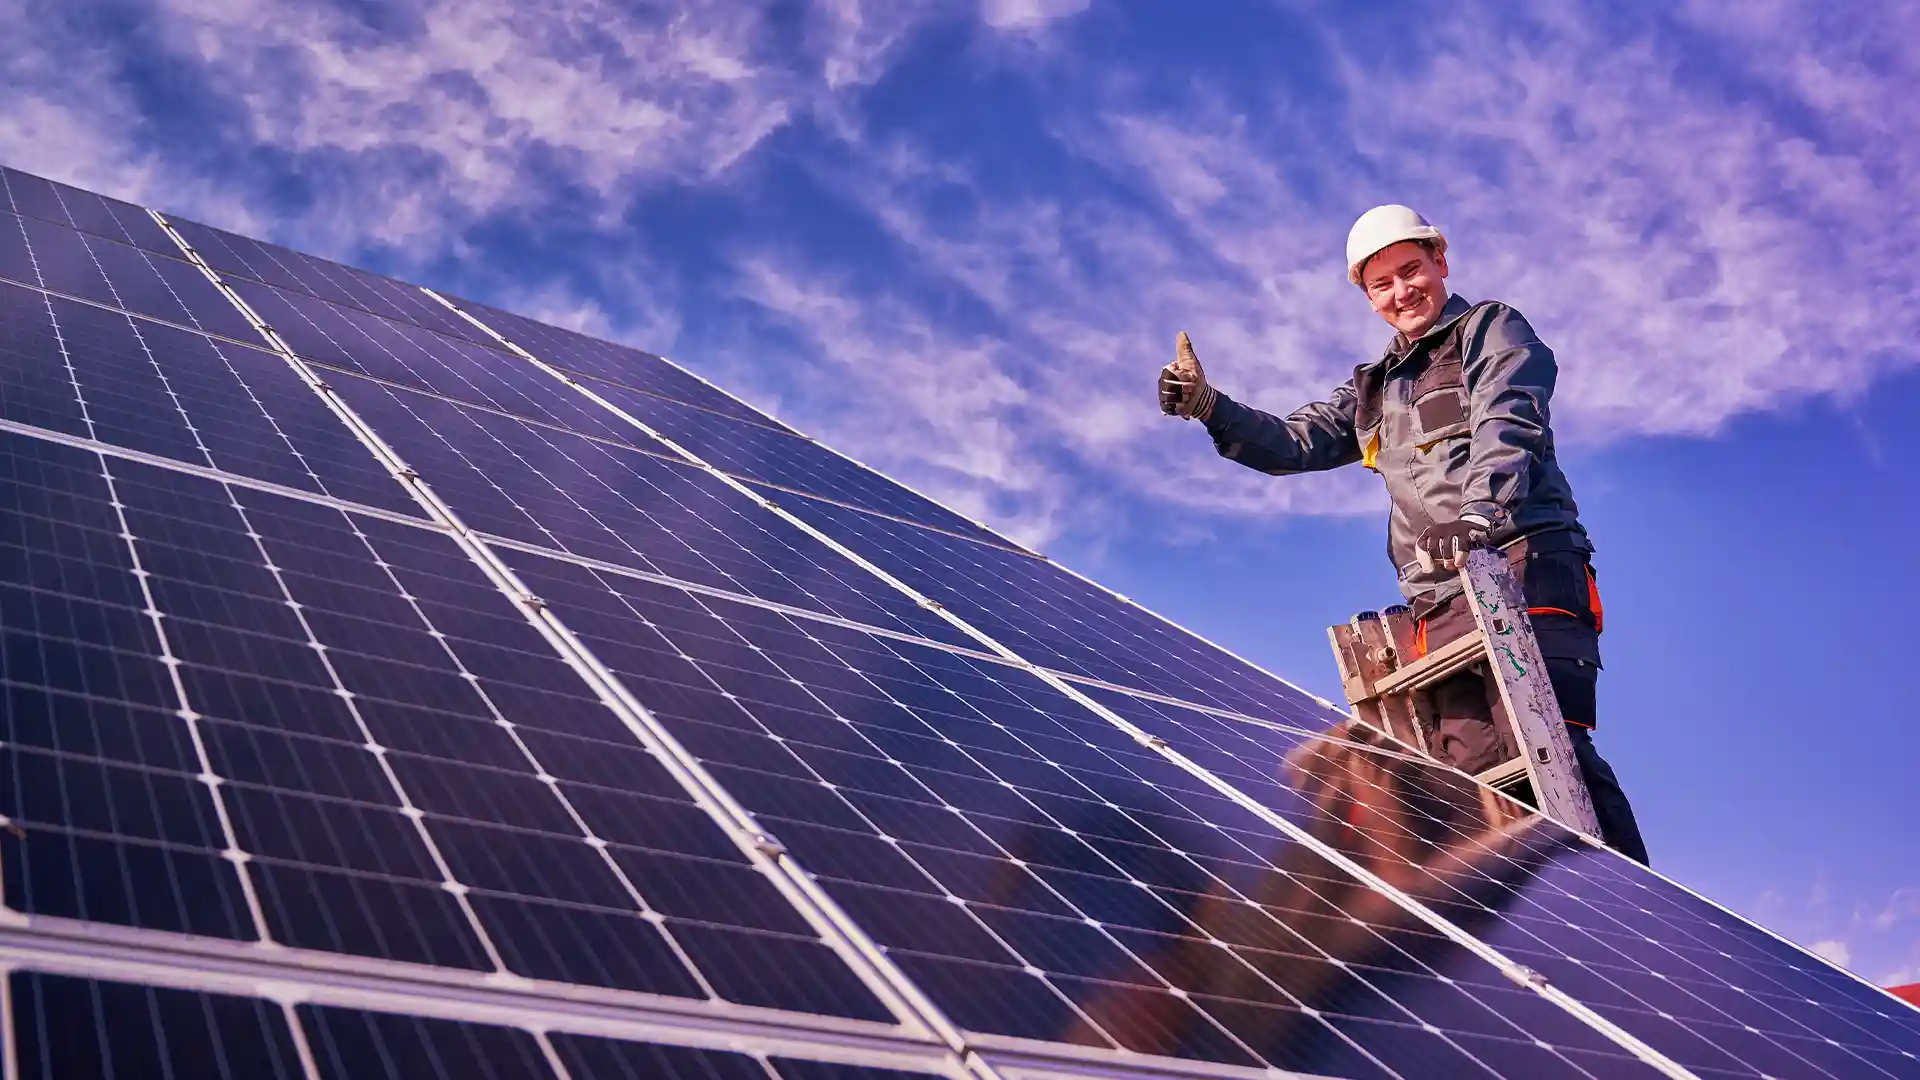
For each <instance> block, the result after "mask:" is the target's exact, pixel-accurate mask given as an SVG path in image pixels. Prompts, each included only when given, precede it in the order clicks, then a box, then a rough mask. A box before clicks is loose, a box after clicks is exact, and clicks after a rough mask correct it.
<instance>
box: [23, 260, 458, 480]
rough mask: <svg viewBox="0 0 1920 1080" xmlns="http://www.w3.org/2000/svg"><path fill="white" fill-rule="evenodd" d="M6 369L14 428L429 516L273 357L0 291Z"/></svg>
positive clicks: (67, 303)
mask: <svg viewBox="0 0 1920 1080" xmlns="http://www.w3.org/2000/svg"><path fill="white" fill-rule="evenodd" d="M0 360H4V361H5V363H4V367H0V416H3V417H4V418H5V419H8V420H12V421H16V422H18V423H22V424H30V425H33V426H35V427H40V428H47V429H50V430H53V431H58V432H61V433H63V434H67V435H74V436H79V437H82V438H90V439H97V440H99V441H101V442H104V443H108V444H111V445H113V446H120V447H125V448H127V449H129V450H137V451H141V452H144V453H148V454H157V455H159V456H161V457H167V458H172V459H174V460H177V461H182V462H186V463H188V464H191V465H201V466H210V467H212V468H216V469H223V470H226V471H228V472H232V473H236V474H239V475H241V476H246V477H251V478H253V479H256V480H264V481H267V482H269V483H274V484H281V485H284V486H287V487H293V488H298V489H301V490H305V491H311V492H315V493H317V494H323V495H332V496H334V497H336V498H341V499H348V500H351V501H354V502H359V503H364V504H367V505H371V506H376V507H379V508H381V509H384V510H390V511H393V512H396V513H405V514H415V515H417V514H419V513H420V512H421V511H420V508H419V505H418V504H417V503H416V502H415V501H414V499H413V497H412V496H411V495H409V494H408V493H407V491H406V489H405V488H403V487H401V486H400V484H399V483H398V482H397V481H396V480H394V478H393V477H392V476H391V475H389V474H388V473H387V471H386V469H385V468H383V467H382V466H381V465H380V464H379V462H378V461H377V460H376V459H375V458H374V457H373V455H372V453H371V452H370V451H368V449H367V448H366V446H365V445H364V444H362V443H361V442H360V441H359V440H358V439H357V438H356V437H355V436H354V435H353V433H352V432H351V431H349V430H348V428H347V426H346V425H345V423H343V422H342V421H341V420H340V419H339V418H338V417H336V416H335V415H333V414H332V413H331V412H330V411H328V409H327V407H326V405H325V404H323V403H322V402H321V400H320V398H319V397H318V396H316V395H315V394H314V392H313V391H312V390H311V389H309V388H308V387H307V386H306V384H305V383H303V382H301V381H300V379H299V378H298V376H296V375H295V373H294V371H293V369H292V368H291V367H289V366H288V365H287V362H286V361H285V360H284V359H282V358H281V357H279V356H277V355H275V354H273V353H269V352H265V351H262V350H258V349H249V348H245V347H242V346H238V345H234V344H232V343H230V342H225V341H219V340H216V339H213V338H209V337H206V336H204V335H201V334H195V333H191V332H188V331H185V330H180V329H177V328H175V327H171V326H166V325H163V324H160V323H154V322H149V321H146V320H143V319H136V318H132V317H130V316H127V315H124V314H120V313H118V312H113V311H107V310H104V309H101V308H98V307H94V306H92V305H89V304H82V303H79V302H77V301H73V300H68V299H65V298H63V297H58V296H51V295H48V294H46V293H41V292H38V291H35V290H32V289H27V288H22V287H19V286H15V285H8V284H4V283H0Z"/></svg>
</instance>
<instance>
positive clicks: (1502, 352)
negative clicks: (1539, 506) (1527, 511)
mask: <svg viewBox="0 0 1920 1080" xmlns="http://www.w3.org/2000/svg"><path fill="white" fill-rule="evenodd" d="M1469 318H1472V319H1474V320H1476V322H1477V325H1473V326H1470V327H1468V329H1467V335H1466V340H1465V341H1464V342H1463V343H1462V345H1463V348H1462V349H1461V353H1462V374H1463V375H1464V376H1465V380H1466V384H1467V416H1468V421H1469V423H1470V424H1471V426H1472V431H1471V435H1470V437H1471V439H1472V440H1473V443H1472V457H1471V464H1470V466H1469V468H1468V474H1467V486H1466V491H1465V493H1464V495H1463V497H1462V499H1461V505H1460V515H1461V517H1463V518H1465V517H1469V516H1471V517H1478V518H1481V519H1483V520H1485V521H1486V522H1487V523H1488V530H1489V532H1491V533H1492V534H1493V535H1494V536H1495V537H1496V538H1497V537H1498V536H1499V535H1500V534H1501V533H1502V532H1504V531H1505V530H1506V529H1507V527H1508V526H1509V525H1510V524H1511V518H1510V511H1511V510H1512V509H1513V507H1514V506H1516V505H1517V504H1518V503H1519V502H1520V500H1522V499H1524V498H1525V497H1526V495H1527V492H1528V491H1530V490H1531V489H1532V486H1533V465H1534V462H1535V461H1536V460H1537V459H1538V457H1539V455H1540V454H1541V453H1542V452H1543V450H1544V449H1545V446H1546V442H1547V433H1548V430H1549V428H1548V423H1549V421H1548V403H1549V401H1550V400H1551V399H1552V397H1553V386H1554V381H1555V378H1556V377H1557V375H1558V374H1559V367H1558V365H1557V364H1556V363H1555V362H1554V359H1553V350H1551V349H1549V348H1547V346H1546V345H1545V344H1544V343H1542V342H1541V340H1540V338H1539V336H1538V335H1536V334H1535V333H1534V332H1533V327H1532V326H1530V325H1528V323H1527V320H1526V319H1525V318H1523V317H1522V316H1521V314H1520V313H1519V312H1517V311H1515V310H1513V309H1512V308H1510V307H1507V306H1506V305H1504V304H1490V305H1488V306H1487V307H1485V308H1483V309H1482V311H1481V312H1476V313H1475V314H1474V315H1471V316H1469Z"/></svg>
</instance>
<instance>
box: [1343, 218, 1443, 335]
mask: <svg viewBox="0 0 1920 1080" xmlns="http://www.w3.org/2000/svg"><path fill="white" fill-rule="evenodd" d="M1360 284H1361V286H1362V287H1363V288H1365V289H1366V290H1367V302H1368V303H1370V304H1372V305H1373V310H1375V311H1377V312H1379V313H1380V317H1381V318H1383V319H1385V320H1387V323H1388V325H1390V326H1392V327H1393V328H1394V329H1395V330H1398V331H1400V332H1401V333H1402V334H1405V335H1406V336H1407V338H1408V340H1412V339H1414V338H1417V337H1419V336H1420V335H1421V334H1424V333H1426V332H1427V330H1428V329H1430V328H1431V327H1432V326H1433V324H1434V323H1436V322H1438V321H1440V311H1441V309H1442V308H1444V307H1446V306H1447V257H1446V255H1444V254H1441V253H1437V252H1435V251H1433V250H1431V249H1430V248H1428V247H1427V246H1426V245H1425V244H1422V243H1420V242H1418V241H1416V240H1402V241H1400V242H1399V243H1397V244H1395V245H1393V246H1392V247H1389V248H1385V249H1382V250H1381V251H1380V253H1379V254H1377V255H1375V256H1374V257H1373V258H1371V259H1368V260H1367V264H1366V266H1364V267H1362V268H1361V271H1360Z"/></svg>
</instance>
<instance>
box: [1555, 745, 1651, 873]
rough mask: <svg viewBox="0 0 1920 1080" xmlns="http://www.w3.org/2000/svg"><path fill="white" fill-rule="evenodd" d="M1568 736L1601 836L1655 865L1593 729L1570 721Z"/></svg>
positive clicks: (1612, 845) (1639, 860)
mask: <svg viewBox="0 0 1920 1080" xmlns="http://www.w3.org/2000/svg"><path fill="white" fill-rule="evenodd" d="M1567 737H1568V738H1570V739H1572V740H1573V757H1574V760H1576V761H1578V762H1579V763H1580V775H1581V777H1582V778H1583V779H1585V780H1586V782H1587V794H1588V795H1589V796H1590V797H1592V799H1593V816H1594V817H1596V818H1599V819H1600V839H1602V840H1604V841H1606V844H1607V846H1608V847H1610V848H1612V849H1613V850H1615V851H1617V852H1619V853H1620V854H1622V855H1625V856H1626V857H1627V858H1629V859H1632V860H1633V861H1635V862H1637V863H1640V864H1641V865H1643V866H1650V865H1652V864H1651V863H1649V862H1648V861H1647V845H1646V842H1645V841H1643V840H1641V839H1640V826H1639V824H1638V823H1636V822H1635V821H1634V819H1633V805H1632V804H1631V803H1629V802H1627V793H1626V792H1624V791H1622V790H1620V780H1619V778H1617V777H1615V776H1614V775H1613V766H1611V765H1609V764H1607V761H1606V759H1605V758H1603V757H1601V756H1600V751H1599V750H1597V749H1595V748H1594V745H1593V733H1592V732H1591V731H1588V730H1587V729H1586V728H1583V727H1580V726H1578V725H1576V724H1568V725H1567Z"/></svg>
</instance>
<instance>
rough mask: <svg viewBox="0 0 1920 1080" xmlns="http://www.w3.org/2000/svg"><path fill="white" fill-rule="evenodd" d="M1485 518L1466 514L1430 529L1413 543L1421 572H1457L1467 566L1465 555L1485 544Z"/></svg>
mask: <svg viewBox="0 0 1920 1080" xmlns="http://www.w3.org/2000/svg"><path fill="white" fill-rule="evenodd" d="M1487 528H1488V522H1487V519H1486V518H1483V517H1477V516H1475V515H1473V514H1468V515H1466V516H1465V517H1462V518H1461V519H1460V520H1458V521H1448V522H1442V523H1440V524H1437V525H1429V526H1427V529H1426V531H1425V532H1423V533H1421V534H1420V539H1418V540H1415V541H1414V543H1413V547H1414V557H1415V558H1416V559H1418V560H1419V562H1420V569H1422V570H1425V571H1428V572H1431V571H1432V570H1433V568H1434V567H1436V566H1439V567H1442V568H1444V569H1447V570H1458V569H1460V568H1461V567H1463V566H1465V565H1467V552H1468V551H1470V550H1472V549H1474V548H1477V547H1479V546H1481V545H1482V544H1485V543H1486V542H1487Z"/></svg>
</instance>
